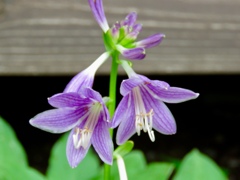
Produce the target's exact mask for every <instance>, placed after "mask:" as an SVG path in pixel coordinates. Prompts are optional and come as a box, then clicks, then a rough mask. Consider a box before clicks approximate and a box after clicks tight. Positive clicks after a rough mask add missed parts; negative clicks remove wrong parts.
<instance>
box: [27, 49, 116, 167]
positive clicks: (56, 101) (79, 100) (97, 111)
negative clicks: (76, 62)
mask: <svg viewBox="0 0 240 180" xmlns="http://www.w3.org/2000/svg"><path fill="white" fill-rule="evenodd" d="M109 55H110V53H109V52H105V53H103V54H102V55H101V56H100V57H99V58H98V59H97V60H96V61H94V62H93V63H92V64H91V65H90V66H89V67H88V68H86V69H85V70H83V71H82V72H80V73H79V74H77V75H76V76H75V77H73V78H72V80H71V81H70V82H69V83H68V85H67V86H66V88H65V90H64V92H63V93H59V94H56V95H54V96H52V97H50V98H49V99H48V102H49V104H50V105H52V106H53V107H55V108H56V109H53V110H48V111H45V112H43V113H40V114H38V115H36V116H35V117H34V118H32V119H31V120H30V124H31V125H32V126H34V127H37V128H39V129H42V130H44V131H48V132H51V133H63V132H66V131H69V130H71V132H70V135H69V138H68V143H67V158H68V162H69V164H70V166H71V167H76V166H77V165H78V163H79V162H80V161H81V160H82V159H83V158H84V157H85V155H86V153H87V151H88V149H89V147H90V146H91V144H92V145H93V147H94V148H95V150H96V152H97V153H98V155H99V156H100V158H101V159H102V160H103V161H104V162H105V163H107V164H111V163H112V151H113V144H112V140H111V138H110V135H109V132H108V127H109V113H108V110H107V107H106V105H105V102H104V100H103V98H102V97H101V95H100V94H99V93H98V92H96V91H94V90H93V89H92V85H93V81H94V75H95V73H96V71H97V69H98V68H99V67H100V66H101V65H102V64H103V63H104V62H105V61H106V59H107V58H108V57H109Z"/></svg>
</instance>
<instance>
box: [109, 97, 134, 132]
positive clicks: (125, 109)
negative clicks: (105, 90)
mask: <svg viewBox="0 0 240 180" xmlns="http://www.w3.org/2000/svg"><path fill="white" fill-rule="evenodd" d="M129 103H130V101H129V94H128V95H126V96H124V97H123V98H122V100H121V101H120V103H119V104H118V106H117V109H116V111H115V113H114V116H113V119H112V122H111V127H112V128H116V127H117V126H118V125H119V124H120V122H121V121H122V120H123V119H124V117H126V116H127V114H128V113H129V111H131V108H130V104H129Z"/></svg>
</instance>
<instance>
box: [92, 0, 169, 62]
mask: <svg viewBox="0 0 240 180" xmlns="http://www.w3.org/2000/svg"><path fill="white" fill-rule="evenodd" d="M88 2H89V5H90V8H91V10H92V13H93V16H94V17H95V19H96V21H97V22H98V24H99V26H100V27H101V28H102V30H103V32H104V39H105V46H106V48H107V49H108V50H109V51H110V50H117V51H119V52H120V53H121V54H122V56H123V57H125V58H127V59H131V60H141V59H143V58H145V56H146V53H145V49H147V48H151V47H154V46H157V45H158V44H159V43H160V42H161V41H162V40H163V38H164V37H165V35H164V34H161V33H157V34H154V35H151V36H149V37H147V38H146V39H143V40H141V41H137V42H136V39H137V36H138V34H139V33H140V31H141V30H142V25H141V24H137V23H136V20H137V14H136V13H135V12H132V13H129V14H128V15H127V16H126V18H125V19H124V20H123V21H120V22H116V23H115V24H114V25H113V27H111V28H109V25H108V23H107V19H106V16H105V14H104V9H103V4H102V0H88Z"/></svg>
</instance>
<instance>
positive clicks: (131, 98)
mask: <svg viewBox="0 0 240 180" xmlns="http://www.w3.org/2000/svg"><path fill="white" fill-rule="evenodd" d="M122 66H123V68H124V70H125V71H126V72H127V74H128V76H129V79H127V80H124V81H123V82H122V84H121V88H120V92H121V94H122V95H123V99H122V100H121V102H120V103H119V105H118V107H117V109H116V112H115V114H114V117H113V120H112V127H113V128H115V127H117V126H118V125H119V124H120V125H119V127H118V131H117V137H116V139H117V144H123V143H124V142H125V141H126V140H128V139H129V138H130V137H131V136H132V135H133V134H135V133H136V132H137V134H138V135H140V133H141V130H143V131H144V132H148V134H149V137H150V139H151V141H155V136H154V132H153V130H152V129H155V130H156V131H158V132H160V133H162V134H175V133H176V123H175V119H174V117H173V115H172V113H171V112H170V110H169V109H168V108H167V106H166V105H165V104H164V102H166V103H180V102H184V101H187V100H191V99H195V98H197V97H198V95H199V94H198V93H194V92H193V91H191V90H188V89H183V88H178V87H171V86H170V85H169V84H168V83H166V82H164V81H158V80H150V79H148V78H147V77H145V76H142V75H139V74H136V73H135V72H134V71H133V70H132V68H131V67H130V66H129V64H128V62H126V61H122Z"/></svg>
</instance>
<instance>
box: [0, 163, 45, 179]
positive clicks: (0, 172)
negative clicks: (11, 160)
mask: <svg viewBox="0 0 240 180" xmlns="http://www.w3.org/2000/svg"><path fill="white" fill-rule="evenodd" d="M0 179H4V180H13V179H14V180H22V179H29V180H30V179H34V180H44V179H45V177H44V176H43V175H42V174H40V173H39V172H38V171H36V170H35V169H33V168H30V167H27V166H19V165H18V164H17V163H15V164H11V166H10V165H9V164H8V166H0Z"/></svg>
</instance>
